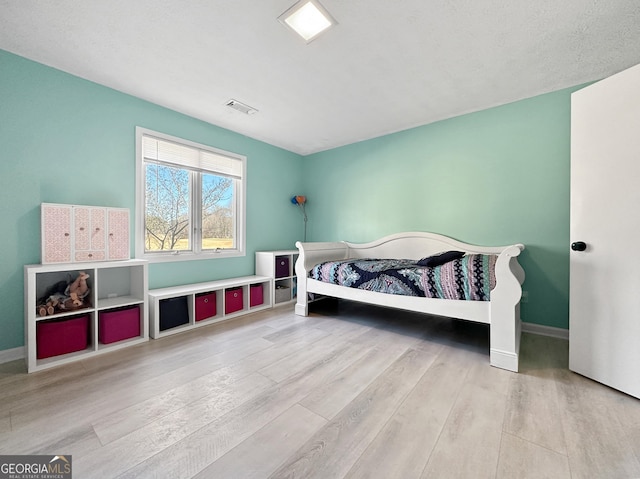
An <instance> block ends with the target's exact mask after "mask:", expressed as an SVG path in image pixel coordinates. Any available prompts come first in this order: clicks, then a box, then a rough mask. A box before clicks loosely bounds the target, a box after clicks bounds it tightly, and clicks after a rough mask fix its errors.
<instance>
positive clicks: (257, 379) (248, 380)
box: [74, 374, 273, 478]
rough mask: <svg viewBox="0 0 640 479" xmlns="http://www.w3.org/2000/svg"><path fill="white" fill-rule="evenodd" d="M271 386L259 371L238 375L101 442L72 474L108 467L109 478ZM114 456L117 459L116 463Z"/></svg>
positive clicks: (161, 451)
mask: <svg viewBox="0 0 640 479" xmlns="http://www.w3.org/2000/svg"><path fill="white" fill-rule="evenodd" d="M272 385H273V383H272V381H271V380H269V379H267V378H265V377H264V376H261V375H259V374H254V375H251V376H247V377H245V378H242V379H240V380H239V381H236V382H235V383H233V385H232V386H231V387H228V388H226V389H225V390H224V391H223V392H216V393H215V394H212V395H210V396H206V397H204V398H202V399H200V400H198V401H196V402H194V403H192V404H191V405H190V406H189V407H183V408H182V409H179V410H177V411H175V412H173V413H171V414H168V415H166V416H164V417H162V418H159V419H158V420H156V421H154V422H152V423H150V424H147V425H145V426H143V427H141V428H139V429H137V430H135V431H134V432H132V433H130V434H128V435H126V436H124V437H122V438H120V439H118V440H116V441H114V442H111V443H109V444H106V445H104V446H103V447H102V448H101V449H100V450H99V451H95V452H94V453H91V454H88V455H86V456H84V457H81V458H79V459H78V460H74V474H77V476H78V477H82V478H92V477H95V478H102V477H104V476H103V472H102V471H106V470H108V471H109V474H110V475H111V477H115V476H117V475H118V474H121V473H124V472H125V471H126V470H127V469H130V468H132V467H134V466H136V465H137V464H140V463H141V462H143V461H145V460H146V459H148V458H150V457H152V456H154V455H160V456H159V457H162V456H163V455H164V453H165V450H168V449H170V448H171V447H172V445H174V444H175V443H176V442H178V441H180V440H182V439H184V438H185V437H187V436H189V435H190V434H192V433H194V432H196V431H198V430H199V429H201V428H203V427H206V425H208V424H210V423H212V422H214V421H215V420H216V419H218V418H220V417H223V416H224V415H225V414H226V413H228V412H229V411H232V410H234V409H235V408H237V407H238V406H240V405H241V404H242V403H243V402H246V401H251V400H252V399H253V398H255V397H258V396H260V395H261V394H262V393H263V392H264V391H266V390H268V389H269V388H270V387H271V386H272ZM114 457H117V458H119V460H118V461H117V463H116V464H114V461H113V458H114ZM167 457H169V458H170V457H171V456H164V459H166V458H167ZM140 477H144V476H140Z"/></svg>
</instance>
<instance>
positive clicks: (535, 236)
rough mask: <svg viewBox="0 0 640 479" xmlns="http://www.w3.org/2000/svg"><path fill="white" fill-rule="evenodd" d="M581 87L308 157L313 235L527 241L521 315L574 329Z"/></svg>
mask: <svg viewBox="0 0 640 479" xmlns="http://www.w3.org/2000/svg"><path fill="white" fill-rule="evenodd" d="M576 89H577V87H576V88H573V89H568V90H561V91H558V92H554V93H550V94H546V95H541V96H538V97H535V98H530V99H527V100H523V101H519V102H515V103H511V104H508V105H504V106H500V107H496V108H491V109H489V110H484V111H480V112H477V113H472V114H468V115H464V116H459V117H456V118H452V119H449V120H445V121H440V122H437V123H433V124H430V125H426V126H423V127H419V128H414V129H411V130H407V131H403V132H400V133H396V134H392V135H387V136H383V137H380V138H376V139H373V140H369V141H364V142H361V143H354V144H351V145H348V146H345V147H342V148H337V149H333V150H329V151H325V152H322V153H318V154H315V155H311V156H308V157H305V159H304V177H305V179H306V180H305V186H304V190H303V191H304V194H306V195H307V197H308V205H307V211H308V216H309V223H308V234H309V238H310V239H311V240H313V241H318V240H322V241H332V240H342V239H344V240H348V241H354V242H362V241H371V240H374V239H377V238H379V237H381V236H383V235H387V234H392V233H397V232H401V231H432V232H437V233H442V234H445V235H448V236H452V237H454V238H457V239H459V240H462V241H465V242H469V243H476V244H480V245H501V244H512V243H524V244H525V246H526V250H525V251H524V253H523V254H522V255H521V257H520V263H521V264H522V266H523V268H524V269H525V272H526V275H527V279H526V283H525V284H524V290H526V291H528V293H529V301H528V303H527V304H524V305H523V308H522V317H523V319H524V320H525V321H528V322H532V323H538V324H541V325H547V326H554V327H558V328H568V309H569V306H568V304H569V303H568V298H569V254H568V244H569V160H570V157H569V130H570V128H569V127H570V94H571V92H572V91H574V90H576Z"/></svg>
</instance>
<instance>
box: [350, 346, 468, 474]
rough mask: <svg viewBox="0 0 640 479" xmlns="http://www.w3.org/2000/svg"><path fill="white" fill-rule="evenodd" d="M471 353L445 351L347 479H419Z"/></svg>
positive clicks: (464, 373)
mask: <svg viewBox="0 0 640 479" xmlns="http://www.w3.org/2000/svg"><path fill="white" fill-rule="evenodd" d="M470 354H471V353H469V352H468V351H465V350H461V349H457V348H454V347H450V346H445V347H444V348H443V349H442V351H441V352H440V353H439V354H438V356H437V357H436V359H435V361H434V362H433V364H432V365H431V366H430V367H429V369H428V370H427V371H426V373H425V374H424V376H422V378H421V379H420V381H418V384H416V387H415V388H414V389H413V390H412V391H411V392H410V393H409V395H408V396H407V398H406V399H405V400H404V402H403V403H402V404H401V406H400V407H399V408H398V410H397V411H396V412H395V414H394V415H393V416H392V417H391V419H390V420H389V422H388V423H387V424H386V425H385V427H384V428H383V429H382V431H381V432H380V434H378V435H377V437H376V438H375V440H374V441H373V442H372V443H371V444H370V445H369V447H368V448H367V449H366V450H365V452H364V453H363V454H362V456H360V458H359V459H358V461H357V462H356V463H355V465H354V466H353V467H352V468H351V470H350V471H349V473H348V474H347V476H346V477H348V478H349V479H356V478H359V479H368V478H372V477H389V478H391V477H398V478H402V479H412V478H419V477H420V475H421V474H422V471H423V469H424V467H425V464H426V463H427V460H428V459H429V455H430V454H431V451H432V450H433V448H434V447H435V444H436V442H437V441H438V438H439V436H440V433H441V431H442V428H443V427H444V424H445V421H446V419H447V417H448V415H449V412H450V411H451V408H452V407H453V404H454V403H455V401H456V398H457V396H458V393H459V391H460V389H461V388H462V385H463V384H464V381H465V378H466V377H467V372H468V371H469V368H470V364H472V363H471V362H470V360H469V359H470Z"/></svg>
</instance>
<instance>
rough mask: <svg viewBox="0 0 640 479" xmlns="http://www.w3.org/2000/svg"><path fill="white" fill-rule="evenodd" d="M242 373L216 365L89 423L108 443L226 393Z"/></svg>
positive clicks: (104, 442)
mask: <svg viewBox="0 0 640 479" xmlns="http://www.w3.org/2000/svg"><path fill="white" fill-rule="evenodd" d="M242 377H245V376H244V375H243V374H232V373H230V372H229V369H228V368H223V369H218V370H216V371H214V372H212V373H210V374H207V375H205V376H201V377H199V378H196V379H194V380H193V381H190V382H188V383H186V384H183V385H181V386H178V387H176V388H173V389H171V390H169V391H167V392H165V393H163V394H160V395H156V396H153V397H151V398H149V399H147V400H146V401H142V402H139V403H137V404H134V405H132V406H129V407H127V408H123V409H119V410H118V411H115V412H113V413H111V414H108V415H106V416H102V417H101V418H99V419H98V420H96V421H94V422H93V423H92V424H93V428H94V429H95V431H96V434H97V435H98V437H99V438H100V441H101V442H102V444H108V443H110V442H113V441H115V440H116V439H119V438H121V437H123V436H126V435H127V434H129V433H131V432H133V431H135V430H136V429H140V428H141V427H143V426H145V425H147V424H150V423H152V422H154V421H157V420H158V419H160V418H163V417H165V416H167V415H169V414H171V413H173V412H175V411H178V410H180V409H182V408H183V407H187V406H189V405H190V404H192V403H195V402H197V401H199V400H200V399H202V398H205V397H207V396H218V395H221V394H225V391H226V390H227V389H228V388H231V387H233V383H234V382H236V381H238V380H240V379H242Z"/></svg>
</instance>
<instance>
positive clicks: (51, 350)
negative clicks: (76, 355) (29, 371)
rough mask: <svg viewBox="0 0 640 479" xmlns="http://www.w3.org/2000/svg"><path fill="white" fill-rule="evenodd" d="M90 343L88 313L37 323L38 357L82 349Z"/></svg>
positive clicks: (42, 357)
mask: <svg viewBox="0 0 640 479" xmlns="http://www.w3.org/2000/svg"><path fill="white" fill-rule="evenodd" d="M88 344H89V316H88V315H85V316H79V317H75V318H67V319H57V320H52V321H38V322H37V323H36V357H37V358H38V359H44V358H50V357H52V356H59V355H61V354H67V353H73V352H75V351H82V350H83V349H86V348H87V345H88Z"/></svg>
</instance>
